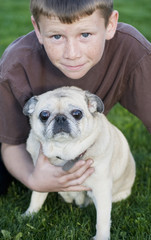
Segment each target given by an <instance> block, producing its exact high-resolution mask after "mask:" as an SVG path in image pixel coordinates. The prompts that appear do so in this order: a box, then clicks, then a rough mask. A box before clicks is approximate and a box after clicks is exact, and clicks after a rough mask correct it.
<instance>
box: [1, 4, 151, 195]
mask: <svg viewBox="0 0 151 240" xmlns="http://www.w3.org/2000/svg"><path fill="white" fill-rule="evenodd" d="M31 13H32V17H31V19H32V23H33V26H34V30H35V31H34V32H31V33H29V34H27V35H26V36H23V37H21V38H19V39H17V40H16V41H15V42H14V43H12V44H11V45H10V46H9V47H8V48H7V49H6V51H5V53H4V55H3V57H2V59H1V63H0V70H1V75H0V109H1V111H0V114H1V115H0V141H1V142H2V149H1V150H2V157H3V161H4V163H5V165H6V167H7V169H8V171H9V172H10V173H11V174H12V175H13V176H15V178H17V179H18V180H20V181H21V182H22V183H23V184H25V185H26V186H27V187H28V188H30V189H32V190H35V191H41V192H54V191H82V190H87V189H85V187H83V186H82V183H83V182H84V180H85V179H86V178H87V177H88V176H89V175H90V174H92V173H93V169H92V168H91V164H92V160H90V159H89V160H88V161H87V162H86V163H84V162H83V161H79V162H78V163H77V164H76V165H75V166H74V167H73V168H72V169H71V170H70V171H69V172H67V173H66V172H64V171H63V170H62V169H61V168H58V167H54V166H52V165H51V164H50V163H49V161H48V159H47V158H46V157H44V156H43V154H42V153H41V152H40V154H39V158H38V161H37V165H36V166H35V167H34V166H33V164H32V160H31V158H30V156H29V154H28V153H27V151H26V150H25V142H26V139H27V136H28V133H29V123H28V120H27V118H26V117H25V116H24V115H23V113H22V108H23V106H24V104H25V102H26V101H27V100H28V99H29V98H30V97H31V96H33V95H38V94H41V93H43V92H45V91H47V90H51V89H54V88H56V87H61V86H64V85H65V86H66V85H68V86H72V85H75V86H78V87H81V88H83V89H87V90H89V91H91V92H93V93H95V94H97V95H99V96H100V97H101V98H102V99H103V101H104V104H105V114H107V113H108V111H109V110H110V109H111V108H112V107H113V106H114V105H115V103H117V102H120V103H121V104H122V105H123V106H124V107H125V108H127V109H128V110H129V111H131V112H132V113H133V114H135V115H136V116H137V117H139V118H140V119H141V120H142V121H143V123H144V124H145V125H146V127H147V128H148V130H149V131H150V132H151V117H150V110H151V94H150V93H151V80H150V76H151V67H150V66H151V44H150V43H149V42H148V41H147V40H146V39H145V38H144V37H143V36H142V35H141V34H140V33H139V32H138V31H137V30H136V29H134V28H133V27H131V26H129V25H126V24H122V23H120V24H118V25H117V22H118V12H117V11H115V10H113V4H112V0H80V1H78V0H77V1H73V0H68V1H67V0H59V1H55V0H49V1H46V0H38V1H37V0H31Z"/></svg>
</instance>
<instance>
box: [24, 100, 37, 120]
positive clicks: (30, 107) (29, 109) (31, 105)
mask: <svg viewBox="0 0 151 240" xmlns="http://www.w3.org/2000/svg"><path fill="white" fill-rule="evenodd" d="M37 102H38V97H36V96H34V97H31V98H30V99H29V100H28V101H27V102H26V104H25V106H24V107H23V114H24V115H25V116H31V115H32V114H33V112H34V110H35V107H36V104H37Z"/></svg>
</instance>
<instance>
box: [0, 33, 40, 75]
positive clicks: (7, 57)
mask: <svg viewBox="0 0 151 240" xmlns="http://www.w3.org/2000/svg"><path fill="white" fill-rule="evenodd" d="M42 50H43V48H42V46H41V44H39V42H38V39H37V37H36V34H35V32H34V31H32V32H30V33H28V34H27V35H24V36H21V37H19V38H17V39H16V40H15V41H14V42H12V43H11V44H10V45H9V46H8V47H7V48H6V50H5V51H4V53H3V55H2V58H1V61H0V66H1V69H2V70H3V72H7V71H9V69H10V68H12V66H16V64H18V63H20V64H22V63H23V62H24V61H28V59H29V58H30V57H31V56H33V55H39V54H40V52H41V51H42Z"/></svg>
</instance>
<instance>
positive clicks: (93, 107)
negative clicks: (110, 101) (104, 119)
mask: <svg viewBox="0 0 151 240" xmlns="http://www.w3.org/2000/svg"><path fill="white" fill-rule="evenodd" d="M85 96H86V102H87V105H88V108H89V111H90V112H91V113H94V112H100V113H103V112H104V104H103V102H102V100H101V98H99V97H98V96H97V95H95V94H92V93H90V92H89V91H85Z"/></svg>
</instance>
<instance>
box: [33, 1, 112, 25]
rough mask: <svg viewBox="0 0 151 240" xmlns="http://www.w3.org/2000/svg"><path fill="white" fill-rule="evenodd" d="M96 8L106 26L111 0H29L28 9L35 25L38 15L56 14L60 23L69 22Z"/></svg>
mask: <svg viewBox="0 0 151 240" xmlns="http://www.w3.org/2000/svg"><path fill="white" fill-rule="evenodd" d="M97 9H99V10H100V13H101V15H102V17H103V18H104V20H105V26H107V24H108V20H109V17H110V16H111V13H112V11H113V0H30V10H31V13H32V15H33V17H34V19H35V21H36V23H37V25H38V22H39V17H40V15H44V16H47V17H52V16H57V17H58V18H59V20H60V21H61V22H62V23H68V24H70V23H73V22H75V21H76V20H78V19H79V18H80V17H85V16H90V15H91V14H92V13H93V12H94V11H95V10H97Z"/></svg>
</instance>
